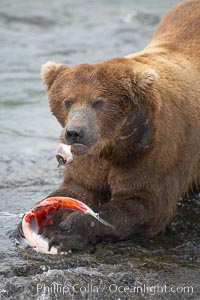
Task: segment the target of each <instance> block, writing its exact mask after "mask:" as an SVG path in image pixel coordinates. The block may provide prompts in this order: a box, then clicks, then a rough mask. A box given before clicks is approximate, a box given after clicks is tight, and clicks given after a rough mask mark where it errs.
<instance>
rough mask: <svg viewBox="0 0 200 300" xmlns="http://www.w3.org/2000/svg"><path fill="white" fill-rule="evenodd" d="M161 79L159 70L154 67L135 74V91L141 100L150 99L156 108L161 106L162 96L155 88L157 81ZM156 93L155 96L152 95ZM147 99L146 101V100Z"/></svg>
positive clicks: (149, 101)
mask: <svg viewBox="0 0 200 300" xmlns="http://www.w3.org/2000/svg"><path fill="white" fill-rule="evenodd" d="M157 79H159V76H158V74H157V72H156V71H155V70H154V69H151V68H149V69H147V70H143V72H136V73H134V76H133V92H134V94H135V95H137V96H138V97H139V98H140V99H141V100H142V99H143V100H144V101H145V100H146V101H148V103H150V104H151V105H153V106H154V108H160V104H161V103H160V97H159V95H157V97H156V95H155V94H158V92H157V89H156V88H155V84H154V83H155V82H156V81H157ZM152 94H154V97H152ZM146 101H145V102H146Z"/></svg>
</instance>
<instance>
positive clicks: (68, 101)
mask: <svg viewBox="0 0 200 300" xmlns="http://www.w3.org/2000/svg"><path fill="white" fill-rule="evenodd" d="M73 103H74V100H73V99H71V98H65V99H64V104H65V108H66V109H69V108H70V107H71V106H72V104H73Z"/></svg>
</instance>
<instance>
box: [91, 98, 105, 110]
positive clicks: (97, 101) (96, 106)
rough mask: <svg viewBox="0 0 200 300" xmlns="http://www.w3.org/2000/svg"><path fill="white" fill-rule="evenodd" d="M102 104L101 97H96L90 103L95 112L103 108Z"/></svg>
mask: <svg viewBox="0 0 200 300" xmlns="http://www.w3.org/2000/svg"><path fill="white" fill-rule="evenodd" d="M103 104H104V99H103V98H102V97H97V98H96V99H95V100H94V101H93V102H92V108H93V109H94V110H96V111H100V110H101V109H102V107H103Z"/></svg>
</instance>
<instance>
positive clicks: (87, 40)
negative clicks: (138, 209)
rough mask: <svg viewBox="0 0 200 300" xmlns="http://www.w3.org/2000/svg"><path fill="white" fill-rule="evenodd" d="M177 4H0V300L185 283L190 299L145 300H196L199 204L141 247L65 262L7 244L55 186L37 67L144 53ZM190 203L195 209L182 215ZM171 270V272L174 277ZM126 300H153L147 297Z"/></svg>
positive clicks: (53, 132) (20, 0) (51, 138)
mask: <svg viewBox="0 0 200 300" xmlns="http://www.w3.org/2000/svg"><path fill="white" fill-rule="evenodd" d="M177 2H178V1H176V0H168V1H162V0H151V1H148V0H140V1H137V0H124V1H115V0H102V1H94V0H93V1H86V0H74V1H73V0H57V1H50V0H48V1H47V0H42V1H40V0H34V1H28V0H16V1H13V0H1V1H0V59H1V63H0V68H1V72H0V82H1V87H0V189H1V198H0V229H1V230H0V278H1V281H0V299H132V297H133V294H127V293H126V292H123V293H121V292H119V291H111V290H109V288H107V290H106V291H105V292H104V293H103V292H100V291H98V293H97V292H94V291H91V290H87V291H85V292H81V291H80V290H79V291H74V290H73V289H72V286H73V283H74V282H75V283H78V284H79V285H80V286H81V285H86V284H90V283H91V282H93V283H94V284H96V285H97V286H99V287H100V285H101V283H102V282H104V281H105V282H106V284H109V283H110V284H113V283H115V284H117V283H119V284H122V283H123V284H124V285H127V286H129V285H133V284H136V283H140V284H141V283H146V284H150V283H151V284H152V283H155V284H161V283H162V284H164V283H166V282H167V283H168V284H173V282H178V283H179V285H181V284H182V285H184V284H185V285H187V283H188V284H189V285H191V284H192V283H193V286H194V292H193V294H191V295H183V294H181V296H180V295H179V294H170V296H169V297H168V296H166V295H160V294H159V295H157V298H155V299H199V298H198V297H199V296H198V295H199V291H197V285H198V280H197V278H198V276H199V267H198V266H199V256H198V255H199V236H198V235H197V234H196V232H197V231H198V230H196V227H195V226H198V225H196V219H195V216H196V215H195V214H197V212H196V210H197V209H196V206H195V205H197V203H198V202H199V201H200V197H199V195H192V196H191V198H189V202H187V205H186V207H187V209H186V210H187V211H188V210H192V220H193V221H191V216H190V215H189V216H188V213H187V212H186V213H185V211H184V208H183V207H185V205H181V209H182V210H181V212H180V214H179V215H178V217H177V219H176V221H175V223H174V224H175V225H174V226H175V229H174V231H173V226H172V229H171V233H170V234H169V235H168V236H166V237H164V238H161V240H160V239H158V240H156V241H152V242H150V243H148V244H145V245H143V244H142V245H136V246H135V245H132V244H131V243H130V244H128V245H127V244H125V245H124V244H123V243H122V244H118V245H103V246H102V245H99V246H97V248H96V249H95V250H94V249H92V250H91V249H89V250H88V252H87V253H78V254H77V253H76V254H74V255H72V256H70V257H68V258H47V257H43V256H41V257H40V256H35V255H34V254H32V253H28V252H27V253H26V252H24V251H23V250H19V249H17V248H16V247H15V244H14V241H13V240H11V239H9V238H8V232H9V231H10V230H13V229H14V228H15V226H16V224H17V223H18V222H19V220H20V219H21V216H22V215H23V213H24V212H25V211H26V210H28V209H29V208H30V207H31V206H32V205H33V204H34V203H35V202H37V201H39V200H41V199H42V198H44V197H45V196H46V195H47V194H48V193H49V192H51V191H52V190H53V189H54V188H55V187H56V186H58V184H59V183H60V182H61V178H62V170H58V169H57V168H56V161H55V157H54V154H55V148H56V147H57V144H58V137H59V134H60V129H61V128H60V126H59V124H58V123H57V122H56V120H55V119H54V118H53V117H52V116H51V114H50V112H49V108H48V102H47V96H46V93H45V89H44V87H43V84H42V81H41V78H40V68H41V64H43V63H45V62H47V61H48V60H55V61H57V62H63V63H66V64H69V65H74V64H79V63H90V62H91V63H92V62H96V61H99V60H103V59H107V58H110V57H114V56H120V55H126V54H129V53H132V52H135V51H138V50H140V49H142V48H143V47H144V46H145V45H146V44H147V42H148V40H149V38H150V37H151V35H152V33H153V31H154V30H155V27H156V25H157V23H158V22H159V20H160V18H161V16H162V15H163V14H164V12H165V11H166V10H167V9H169V8H170V7H171V6H172V5H174V4H175V3H177ZM188 203H189V204H188ZM191 203H192V204H193V203H195V205H192V208H191ZM193 207H195V209H194V211H193ZM183 213H185V214H186V217H188V219H187V222H188V228H189V229H190V231H189V233H190V235H187V234H186V233H185V235H183V239H182V240H181V241H180V242H178V243H175V244H174V239H175V240H176V241H177V240H179V238H180V234H179V231H178V230H179V229H180V230H181V232H182V231H184V228H185V226H186V223H185V222H183V223H184V224H183V223H182V222H179V216H180V215H182V214H183ZM177 224H178V225H177ZM179 227H180V228H179ZM177 228H178V229H177ZM188 228H187V229H188ZM198 228H199V227H198ZM193 234H194V236H193ZM174 235H175V236H174ZM186 237H187V240H185V238H186ZM127 249H128V250H127ZM127 251H128V253H127ZM124 253H126V254H124ZM172 257H173V259H172ZM162 259H163V260H162ZM166 259H167V261H166ZM145 266H146V267H145ZM145 268H146V269H145ZM156 268H157V270H156ZM175 269H176V272H179V271H180V273H178V274H177V275H176V274H175V273H176V272H175V273H174V270H175ZM141 270H142V272H141ZM172 270H173V272H172ZM184 272H186V273H188V274H189V275H188V277H187V276H184V275H183V274H184ZM105 277H106V279H105ZM180 278H181V279H180ZM53 282H57V283H59V284H61V286H65V285H67V286H68V287H69V286H70V287H71V289H70V291H69V292H68V294H66V295H65V296H63V295H64V294H63V293H61V290H60V292H59V291H58V290H57V292H55V291H54V292H53V291H52V292H50V291H49V293H47V291H42V289H39V290H37V288H38V286H37V285H38V284H43V285H45V284H46V285H47V286H48V285H49V286H50V285H51V284H52V283H53ZM182 296H184V297H185V298H181V297H182ZM187 296H188V297H190V298H187ZM134 297H135V298H134V299H144V298H145V299H154V298H153V297H154V295H153V294H152V295H150V294H146V295H143V296H142V295H141V294H138V295H134ZM159 297H161V298H159ZM193 297H197V298H193Z"/></svg>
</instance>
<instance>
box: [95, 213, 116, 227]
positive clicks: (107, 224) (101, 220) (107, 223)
mask: <svg viewBox="0 0 200 300" xmlns="http://www.w3.org/2000/svg"><path fill="white" fill-rule="evenodd" d="M92 216H93V217H94V218H95V219H97V220H98V221H99V222H100V223H102V224H104V225H105V226H109V227H111V228H113V229H116V228H115V226H114V225H112V224H110V223H109V222H107V221H105V220H104V219H102V218H101V217H100V216H99V214H94V215H93V214H92Z"/></svg>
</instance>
